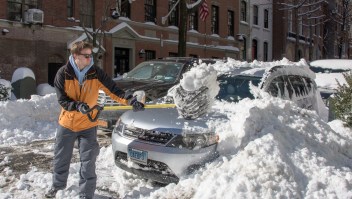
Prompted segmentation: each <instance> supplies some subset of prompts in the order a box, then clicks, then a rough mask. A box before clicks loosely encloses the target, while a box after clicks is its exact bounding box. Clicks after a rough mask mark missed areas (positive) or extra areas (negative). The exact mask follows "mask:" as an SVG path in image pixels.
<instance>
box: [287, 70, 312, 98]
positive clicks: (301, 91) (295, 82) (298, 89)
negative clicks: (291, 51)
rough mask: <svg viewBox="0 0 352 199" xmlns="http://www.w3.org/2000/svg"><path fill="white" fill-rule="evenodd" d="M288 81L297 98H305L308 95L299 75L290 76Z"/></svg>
mask: <svg viewBox="0 0 352 199" xmlns="http://www.w3.org/2000/svg"><path fill="white" fill-rule="evenodd" d="M288 79H289V81H290V84H291V85H292V88H293V94H294V95H295V96H296V97H300V96H304V95H307V94H308V90H307V89H306V85H305V84H304V82H303V79H302V78H301V77H300V76H297V75H289V76H288Z"/></svg>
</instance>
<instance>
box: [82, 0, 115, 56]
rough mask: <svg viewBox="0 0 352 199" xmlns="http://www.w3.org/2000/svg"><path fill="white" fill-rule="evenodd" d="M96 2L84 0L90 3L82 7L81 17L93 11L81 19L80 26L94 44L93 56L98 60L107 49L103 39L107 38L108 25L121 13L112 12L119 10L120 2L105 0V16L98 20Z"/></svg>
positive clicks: (94, 0)
mask: <svg viewBox="0 0 352 199" xmlns="http://www.w3.org/2000/svg"><path fill="white" fill-rule="evenodd" d="M95 2H96V0H87V1H84V3H86V4H88V5H87V7H86V8H83V9H81V17H82V16H84V13H91V15H89V16H88V17H87V18H84V17H83V19H81V20H80V26H81V27H82V28H83V30H84V32H85V34H86V36H87V39H88V41H89V42H90V43H92V44H93V58H94V62H97V61H98V59H99V57H100V56H102V54H103V53H104V51H105V49H104V47H103V41H104V38H105V28H106V25H107V23H108V22H109V21H110V20H113V19H117V18H118V16H119V14H118V13H112V11H115V12H116V11H117V12H118V10H117V9H116V7H117V6H118V2H117V1H116V0H105V1H104V4H105V5H104V12H103V16H102V18H101V19H100V21H97V20H98V19H97V18H96V16H95V12H96V8H95ZM82 13H83V14H82ZM97 25H98V26H97Z"/></svg>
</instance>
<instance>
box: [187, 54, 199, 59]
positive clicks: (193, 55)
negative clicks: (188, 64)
mask: <svg viewBox="0 0 352 199" xmlns="http://www.w3.org/2000/svg"><path fill="white" fill-rule="evenodd" d="M189 56H190V57H194V58H198V55H196V54H189Z"/></svg>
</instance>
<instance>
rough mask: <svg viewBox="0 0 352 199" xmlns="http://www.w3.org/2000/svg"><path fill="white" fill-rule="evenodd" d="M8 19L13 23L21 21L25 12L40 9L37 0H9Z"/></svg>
mask: <svg viewBox="0 0 352 199" xmlns="http://www.w3.org/2000/svg"><path fill="white" fill-rule="evenodd" d="M7 4H8V7H7V12H8V19H9V20H11V21H21V20H23V18H24V12H25V11H27V10H28V9H32V8H38V1H37V0H32V1H28V0H8V1H7Z"/></svg>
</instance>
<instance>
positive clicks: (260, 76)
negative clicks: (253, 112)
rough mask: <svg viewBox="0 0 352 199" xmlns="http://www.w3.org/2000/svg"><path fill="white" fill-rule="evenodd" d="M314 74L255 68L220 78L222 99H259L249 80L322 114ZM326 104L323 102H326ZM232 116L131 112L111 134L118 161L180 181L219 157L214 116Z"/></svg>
mask: <svg viewBox="0 0 352 199" xmlns="http://www.w3.org/2000/svg"><path fill="white" fill-rule="evenodd" d="M314 77H315V76H314V73H313V72H312V71H310V70H309V69H308V68H307V67H306V68H305V69H302V68H299V67H292V66H281V65H280V66H274V67H272V68H270V69H265V68H259V69H258V68H255V69H250V70H246V71H243V72H240V73H238V72H235V73H231V72H230V73H226V74H222V75H219V76H218V82H219V83H220V91H219V93H218V95H217V99H218V100H226V101H232V102H236V101H239V100H241V99H244V98H254V97H253V95H252V94H251V92H250V91H249V84H250V82H251V83H252V84H253V85H257V86H258V87H259V88H260V89H262V90H264V91H266V92H268V93H270V94H271V95H272V96H275V97H280V98H283V99H287V100H292V101H294V102H296V103H297V105H298V106H300V107H302V108H307V109H313V110H317V111H318V112H320V111H319V110H318V109H319V105H318V104H319V103H320V102H321V98H320V95H319V93H318V92H317V87H316V84H315V82H314ZM321 103H322V102H321ZM211 118H212V119H214V118H220V119H224V120H226V119H227V116H225V115H223V114H221V113H219V112H216V111H210V112H209V114H206V115H203V116H201V117H200V118H197V119H196V120H186V119H184V118H182V117H180V116H179V114H178V111H177V110H176V108H167V109H148V110H145V111H141V112H133V111H127V112H125V113H124V114H123V115H122V116H121V117H120V119H119V120H118V122H117V124H116V127H115V129H114V131H113V133H112V148H113V155H114V160H115V164H116V165H117V166H118V167H119V168H121V169H124V170H126V171H129V172H131V173H134V174H137V175H139V176H141V177H144V178H148V179H151V180H154V181H158V182H161V183H171V182H175V183H177V182H178V180H179V177H180V176H182V175H184V174H188V173H190V172H192V171H193V170H194V169H197V168H199V167H200V166H202V165H203V164H204V163H206V162H209V161H212V160H214V159H215V158H216V157H218V150H217V145H218V140H219V136H221V135H219V134H218V132H215V129H211V128H210V127H208V125H207V124H208V123H207V121H208V120H209V119H211Z"/></svg>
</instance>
